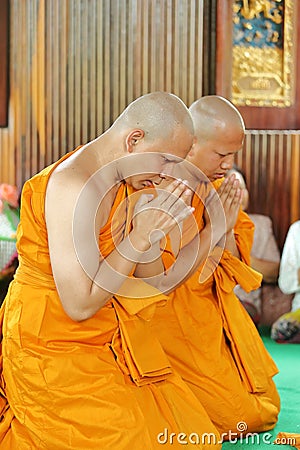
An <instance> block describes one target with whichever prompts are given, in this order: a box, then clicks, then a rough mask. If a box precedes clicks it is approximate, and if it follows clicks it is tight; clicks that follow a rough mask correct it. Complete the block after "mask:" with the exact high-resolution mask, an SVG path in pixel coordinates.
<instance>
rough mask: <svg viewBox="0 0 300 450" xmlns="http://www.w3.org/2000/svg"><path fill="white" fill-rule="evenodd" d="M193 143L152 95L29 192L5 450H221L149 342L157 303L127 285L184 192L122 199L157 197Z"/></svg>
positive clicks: (6, 385)
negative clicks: (150, 190)
mask: <svg viewBox="0 0 300 450" xmlns="http://www.w3.org/2000/svg"><path fill="white" fill-rule="evenodd" d="M192 143H193V123H192V119H191V116H190V114H189V111H188V110H187V108H186V106H185V105H184V104H183V103H182V102H181V100H180V99H178V98H177V97H176V96H174V95H172V94H167V93H153V94H148V95H145V96H143V97H141V98H139V99H137V100H136V101H135V102H133V103H131V104H130V105H129V106H128V107H127V108H126V110H125V111H124V112H123V113H122V114H121V115H120V117H119V118H118V119H117V120H116V121H115V123H114V124H113V125H112V127H111V128H110V129H109V130H107V131H106V132H105V133H104V134H103V135H101V136H100V137H98V138H97V139H95V140H94V141H92V142H90V143H88V144H87V145H85V146H83V147H81V148H79V149H77V150H75V151H74V152H71V153H69V154H67V155H65V156H64V157H63V158H62V159H61V160H60V161H58V162H57V163H55V164H53V165H52V166H50V167H48V168H46V169H44V170H43V171H42V172H41V173H39V174H37V175H36V176H34V177H33V178H32V179H30V180H29V181H27V182H26V183H25V185H24V188H23V192H22V208H21V222H20V225H19V228H18V232H17V249H18V253H19V268H18V270H17V272H16V275H15V279H14V281H13V282H12V283H11V285H10V288H9V292H8V294H7V297H6V299H5V301H4V303H3V306H2V309H1V317H0V319H1V328H2V357H1V381H0V392H1V397H0V408H1V409H0V411H1V414H0V417H1V420H0V449H1V450H16V449H18V448H20V449H22V450H27V449H28V450H34V449H39V450H41V449H45V450H67V449H72V450H83V449H95V450H100V449H106V450H116V449H118V450H133V449H134V450H139V449H147V450H152V449H159V448H161V447H162V444H163V445H164V446H165V448H170V449H180V448H182V445H185V448H189V449H196V448H197V449H201V450H208V449H210V450H212V449H213V450H214V449H220V447H221V444H220V438H219V434H218V431H217V429H216V427H215V426H214V425H213V424H212V422H211V420H210V418H209V417H208V415H207V413H206V412H205V410H204V408H203V406H202V405H201V402H200V401H199V400H198V398H197V397H196V396H195V395H194V394H193V392H192V389H191V388H190V387H188V386H187V384H186V383H185V382H184V381H183V380H182V379H181V377H180V376H179V375H178V374H176V372H175V371H174V370H173V369H172V367H171V365H170V362H169V360H168V358H167V357H166V355H165V353H164V351H163V349H162V347H161V345H160V343H159V341H158V339H157V338H156V336H155V334H153V332H152V330H151V328H150V323H151V318H152V317H153V314H154V312H155V308H156V307H157V305H160V304H162V303H165V302H166V297H165V296H164V295H163V294H161V292H160V291H158V290H157V289H155V288H154V287H151V286H150V285H149V284H147V283H145V282H143V281H142V280H136V279H134V278H133V277H131V275H132V274H133V272H134V269H135V267H136V265H137V263H138V262H140V261H141V260H142V258H143V257H144V256H145V254H146V253H147V251H148V249H150V247H151V245H150V244H151V243H152V244H153V245H155V244H156V243H157V242H158V241H159V240H160V239H161V237H160V233H157V230H159V231H162V232H163V233H165V234H168V233H169V232H170V231H171V230H172V228H173V227H174V218H175V219H176V220H177V221H178V222H179V223H181V222H182V221H183V220H184V219H185V218H186V217H187V216H188V215H190V214H191V211H192V210H191V209H190V208H189V207H188V206H186V205H188V204H189V203H190V199H191V192H190V191H189V190H188V189H187V188H186V185H185V184H184V183H180V182H174V183H171V184H170V185H169V186H168V187H167V188H166V189H165V190H164V192H163V193H161V194H159V195H158V196H157V197H156V198H152V196H148V195H144V196H142V197H141V199H140V200H139V201H138V202H137V203H136V204H135V205H134V207H133V206H132V205H131V200H130V197H129V194H130V189H133V190H139V189H142V188H143V187H145V186H148V185H150V184H151V183H160V181H161V179H162V175H161V173H162V172H165V171H166V170H167V168H168V166H172V165H174V164H177V163H178V160H179V158H184V157H185V156H186V155H187V153H188V151H189V150H190V148H191V145H192ZM149 171H150V172H149ZM124 180H126V181H127V186H126V184H125V183H124ZM101 199H102V200H101ZM100 200H101V204H100V207H99V203H100ZM120 205H121V210H120V211H119V210H118V208H119V206H120ZM122 208H123V209H122ZM118 211H119V212H118ZM124 214H126V215H127V217H126V220H124ZM128 224H130V227H129V226H128ZM99 230H100V237H99V242H97V241H98V239H97V238H96V239H95V236H96V237H98V235H99ZM83 237H84V239H83ZM99 249H100V254H99Z"/></svg>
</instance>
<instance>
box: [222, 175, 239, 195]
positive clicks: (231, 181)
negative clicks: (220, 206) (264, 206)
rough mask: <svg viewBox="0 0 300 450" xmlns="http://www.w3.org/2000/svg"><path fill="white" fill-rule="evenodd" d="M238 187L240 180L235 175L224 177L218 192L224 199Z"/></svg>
mask: <svg viewBox="0 0 300 450" xmlns="http://www.w3.org/2000/svg"><path fill="white" fill-rule="evenodd" d="M239 187H240V182H239V180H238V179H236V178H235V175H234V174H233V175H230V177H228V178H225V180H224V181H223V183H222V184H221V186H220V187H219V189H218V194H219V196H220V198H221V199H222V200H225V199H226V198H227V196H228V195H234V191H235V190H236V189H238V188H239Z"/></svg>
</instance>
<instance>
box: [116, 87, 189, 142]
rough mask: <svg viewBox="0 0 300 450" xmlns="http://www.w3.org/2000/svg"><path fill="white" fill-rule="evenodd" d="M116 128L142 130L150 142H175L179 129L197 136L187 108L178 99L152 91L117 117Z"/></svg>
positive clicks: (169, 94) (174, 96)
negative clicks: (169, 140)
mask: <svg viewBox="0 0 300 450" xmlns="http://www.w3.org/2000/svg"><path fill="white" fill-rule="evenodd" d="M115 125H116V126H118V127H126V128H127V129H134V128H136V129H141V130H143V131H144V133H145V136H144V137H145V140H147V141H154V140H155V139H171V140H173V139H174V137H175V136H176V134H177V133H178V130H180V129H185V130H186V131H187V132H188V133H189V134H190V135H192V136H193V134H194V127H193V120H192V118H191V115H190V112H189V110H188V108H187V107H186V105H185V104H184V103H183V101H182V100H181V99H180V98H179V97H177V96H176V95H174V94H171V93H167V92H152V93H150V94H146V95H143V96H142V97H139V98H137V99H136V100H135V101H133V102H132V103H130V105H128V106H127V108H126V109H125V110H124V111H123V113H122V114H121V115H120V116H119V117H118V119H117V120H116V122H115Z"/></svg>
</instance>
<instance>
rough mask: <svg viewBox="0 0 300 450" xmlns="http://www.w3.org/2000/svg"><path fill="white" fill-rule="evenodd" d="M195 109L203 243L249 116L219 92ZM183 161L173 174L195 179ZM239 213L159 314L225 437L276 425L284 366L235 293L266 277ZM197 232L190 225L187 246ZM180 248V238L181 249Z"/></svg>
mask: <svg viewBox="0 0 300 450" xmlns="http://www.w3.org/2000/svg"><path fill="white" fill-rule="evenodd" d="M190 111H191V114H192V117H193V121H194V128H195V135H196V138H197V142H196V144H194V146H193V148H192V150H191V152H190V153H189V155H188V157H187V160H188V161H190V162H191V163H193V164H194V165H195V166H197V167H198V168H199V169H201V170H202V171H203V173H204V174H205V175H206V176H207V177H208V179H209V181H210V182H211V183H208V184H206V185H204V186H203V185H201V186H199V187H198V188H195V189H196V193H197V192H198V194H199V195H196V194H195V195H194V198H193V203H192V204H193V206H194V207H195V212H194V218H195V219H196V221H197V223H198V226H199V229H200V242H201V229H203V227H204V226H205V223H206V222H207V221H209V220H210V219H209V217H208V216H207V214H206V213H205V211H204V200H205V198H206V197H207V196H208V194H209V191H210V190H211V189H212V188H215V189H219V192H220V195H222V196H223V197H224V190H225V189H226V184H224V182H223V179H224V176H225V175H226V172H227V171H228V170H229V169H230V168H231V167H232V165H233V160H234V156H235V154H236V153H237V152H238V151H239V150H240V149H241V148H242V144H243V138H244V123H243V120H242V118H241V116H240V114H239V112H238V111H237V110H236V108H235V107H234V106H233V105H232V104H231V103H230V102H228V101H227V100H226V99H224V98H222V97H218V96H207V97H203V98H201V99H200V100H198V101H196V102H195V103H193V105H192V106H191V107H190ZM180 166H181V164H180V165H178V166H176V167H175V171H174V174H175V175H176V176H180V177H181V178H186V179H192V177H189V174H188V173H187V169H186V167H187V166H186V165H185V166H183V167H180ZM233 177H234V176H233ZM227 182H228V180H227V179H226V181H225V183H227ZM233 182H234V183H238V181H237V180H236V181H233ZM224 201H226V196H225V200H224ZM233 216H234V217H231V218H230V217H227V219H228V220H232V228H231V229H229V230H228V229H226V230H225V229H224V238H226V242H225V245H223V246H222V245H221V244H220V243H219V244H218V245H217V246H215V247H214V248H213V249H212V250H211V252H210V254H209V256H208V258H207V261H206V264H202V265H201V266H200V267H199V269H198V271H197V272H196V273H194V275H192V276H191V277H190V278H189V279H188V280H187V281H185V282H184V284H182V285H181V286H180V287H178V288H177V289H175V290H174V291H173V292H172V293H170V294H169V297H170V300H169V301H168V302H167V304H166V305H164V306H163V307H158V308H157V309H156V313H155V317H154V320H153V321H152V324H153V327H154V332H155V333H156V334H157V336H158V337H159V340H160V342H161V343H162V346H163V348H164V350H165V351H166V353H167V356H168V358H169V360H170V362H171V364H172V366H173V367H174V368H175V369H176V370H177V372H178V373H179V374H180V375H181V376H182V378H183V379H184V380H185V381H186V382H187V383H188V385H189V387H190V388H191V390H192V391H193V392H194V394H195V395H196V397H197V398H198V399H199V400H200V401H201V403H202V404H203V405H204V407H205V409H206V411H207V412H208V415H209V417H210V418H211V420H212V421H213V423H214V424H215V425H216V427H217V429H218V431H219V432H220V434H221V435H222V438H223V439H224V440H226V439H230V433H231V437H237V436H239V435H240V434H242V433H246V432H260V431H265V430H269V429H272V428H273V427H274V426H275V424H276V422H277V417H278V413H279V409H280V401H279V396H278V393H277V390H276V387H275V384H274V382H273V380H272V377H273V376H274V375H275V374H276V373H277V372H278V370H277V367H276V366H275V363H274V362H273V360H272V359H271V357H270V356H269V354H268V353H267V351H266V349H265V347H264V345H263V343H262V341H261V338H260V336H259V334H258V332H257V330H256V328H255V326H254V324H253V322H252V320H251V318H250V317H249V315H248V314H247V312H246V311H245V309H244V308H243V306H242V305H241V304H240V302H239V300H238V299H237V297H236V296H235V295H234V293H233V288H234V286H235V285H236V284H240V285H241V286H242V287H243V288H244V289H245V290H246V291H250V290H252V289H256V288H257V287H258V286H259V285H260V282H261V275H260V274H258V273H257V272H255V271H254V270H252V269H251V268H250V267H249V264H250V249H251V245H252V238H253V231H254V226H253V223H252V222H251V220H250V219H249V217H248V216H247V215H246V214H245V213H244V212H243V211H241V210H240V212H238V216H237V217H236V216H235V213H233ZM236 219H237V220H236ZM189 221H190V218H188V219H187V220H186V222H189ZM212 225H214V224H212ZM172 233H173V232H172ZM190 234H191V232H190V228H189V226H188V225H186V226H185V227H184V229H183V235H182V237H181V245H183V244H184V242H185V241H187V240H189V239H190ZM202 242H203V241H202ZM178 247H179V243H178V242H176V238H175V239H173V247H172V248H173V251H174V252H175V253H177V251H178ZM232 433H237V434H235V435H234V434H232Z"/></svg>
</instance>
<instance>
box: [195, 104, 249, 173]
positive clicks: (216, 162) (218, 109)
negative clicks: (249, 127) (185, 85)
mask: <svg viewBox="0 0 300 450" xmlns="http://www.w3.org/2000/svg"><path fill="white" fill-rule="evenodd" d="M189 109H190V112H191V115H192V118H193V123H194V133H195V138H196V142H195V145H194V146H193V149H192V151H191V152H190V153H189V155H188V160H189V161H190V162H192V163H193V164H194V165H196V166H197V167H198V168H199V169H201V170H202V171H203V172H204V173H205V175H206V176H207V177H208V178H209V179H211V180H215V179H217V178H222V176H224V175H225V174H226V172H227V171H228V170H229V169H231V168H232V165H233V161H234V156H235V154H236V153H237V152H238V151H239V150H241V148H242V146H243V140H244V135H245V126H244V121H243V119H242V116H241V114H240V113H239V111H238V110H237V109H236V107H235V106H234V105H233V104H232V103H230V102H229V101H228V100H227V99H225V98H223V97H220V96H217V95H208V96H206V97H202V98H200V99H199V100H196V101H195V102H194V103H193V104H192V105H191V106H190V108H189Z"/></svg>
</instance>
